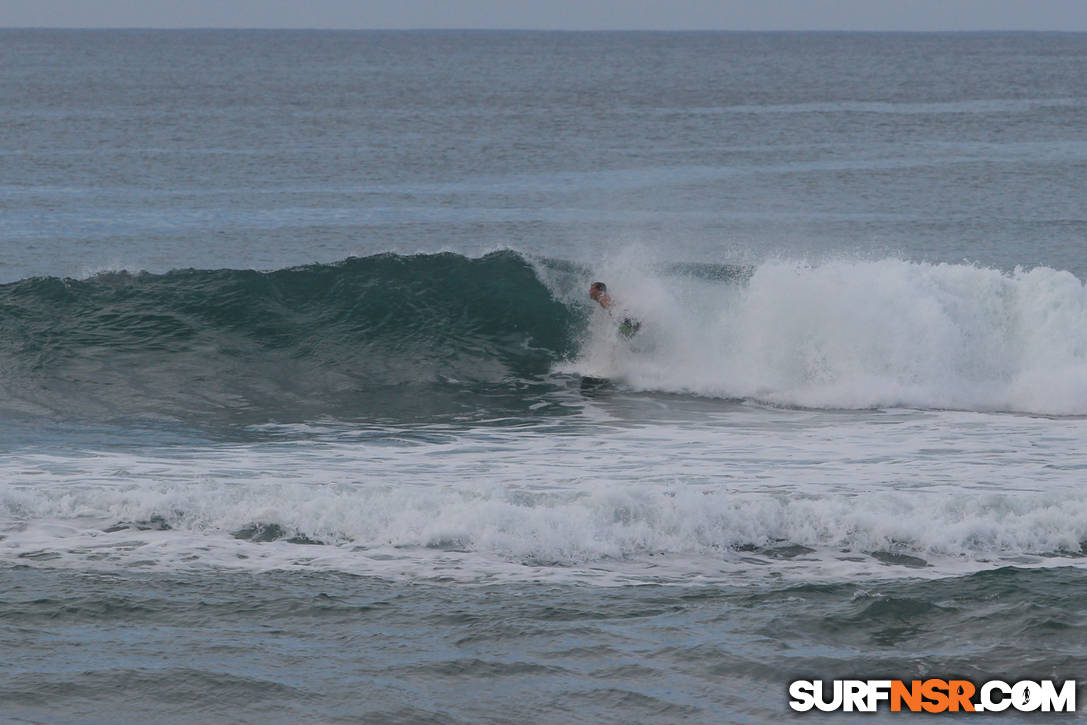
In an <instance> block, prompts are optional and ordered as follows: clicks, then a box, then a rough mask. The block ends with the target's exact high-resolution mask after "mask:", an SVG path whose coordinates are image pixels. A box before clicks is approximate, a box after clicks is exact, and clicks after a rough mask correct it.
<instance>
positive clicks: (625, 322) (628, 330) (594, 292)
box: [589, 282, 642, 339]
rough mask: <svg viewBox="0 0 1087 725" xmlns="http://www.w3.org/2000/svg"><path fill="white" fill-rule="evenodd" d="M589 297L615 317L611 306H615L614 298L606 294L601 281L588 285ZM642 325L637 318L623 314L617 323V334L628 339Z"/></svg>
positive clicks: (606, 287)
mask: <svg viewBox="0 0 1087 725" xmlns="http://www.w3.org/2000/svg"><path fill="white" fill-rule="evenodd" d="M589 299H591V300H592V301H593V302H595V303H596V304H598V305H600V306H601V307H603V308H604V310H605V311H606V312H607V313H608V314H609V315H611V318H612V319H613V320H614V319H617V318H616V316H615V313H614V312H613V311H612V308H613V307H614V306H615V300H613V299H612V298H611V295H609V294H608V286H607V285H606V284H604V283H603V282H593V283H592V284H591V285H589ZM641 327H642V323H641V322H639V321H638V320H636V319H634V318H633V317H630V316H628V315H624V316H623V318H622V321H621V322H620V323H619V334H620V335H622V336H623V337H625V338H627V339H630V338H632V337H634V335H635V334H637V332H638V330H640V329H641Z"/></svg>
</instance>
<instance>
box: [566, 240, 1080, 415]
mask: <svg viewBox="0 0 1087 725" xmlns="http://www.w3.org/2000/svg"><path fill="white" fill-rule="evenodd" d="M621 279H622V281H623V283H624V284H625V285H626V286H625V287H623V288H620V287H619V286H618V285H612V286H613V288H615V289H617V290H618V289H622V292H621V293H622V294H625V295H626V297H627V298H628V299H629V300H630V301H631V304H632V305H633V306H634V307H635V308H636V309H635V312H636V314H637V315H638V316H640V317H641V318H642V319H643V320H644V321H645V322H646V323H647V324H646V326H645V328H644V329H645V331H646V333H645V334H644V335H642V336H639V337H640V339H639V340H638V341H637V343H636V344H635V345H634V348H635V349H634V350H627V349H623V348H622V347H621V346H617V344H616V341H615V340H614V336H612V335H609V333H610V330H608V329H607V326H606V325H604V324H602V323H601V320H600V316H599V315H598V317H597V319H596V320H595V321H594V325H595V326H594V327H593V328H592V334H591V336H590V338H589V339H588V340H587V341H586V342H585V344H584V345H583V346H582V351H581V357H580V358H579V360H578V362H577V363H576V364H575V365H574V366H573V367H574V368H579V367H580V368H582V369H584V370H591V371H592V372H593V373H594V374H604V373H606V374H609V375H612V376H616V377H621V378H622V379H624V381H625V382H626V383H627V384H628V385H630V386H632V387H634V388H636V389H644V390H659V391H669V392H690V393H695V394H699V395H706V396H717V397H731V398H753V399H757V400H762V401H766V402H771V403H775V404H783V405H791V406H802V407H813V408H868V407H892V406H903V407H913V408H937V409H940V408H953V409H962V410H977V411H994V410H997V411H1020V412H1033V413H1043V414H1056V415H1083V414H1087V290H1085V288H1084V284H1083V282H1081V281H1080V280H1078V279H1077V278H1076V277H1075V276H1073V275H1072V274H1070V273H1068V272H1064V271H1058V270H1054V269H1049V268H1035V269H1031V270H1021V269H1017V270H1015V271H1014V272H1011V273H1003V272H1001V271H999V270H995V269H988V268H982V267H977V266H973V265H968V264H927V263H915V262H907V261H903V260H899V259H884V260H879V261H831V262H825V263H821V264H808V263H803V262H797V261H772V262H765V263H763V264H761V265H759V266H758V267H756V268H755V269H754V271H753V272H752V274H751V276H750V278H749V279H748V280H746V281H744V282H736V283H727V284H722V283H720V282H712V281H709V280H702V279H682V280H677V279H671V280H669V279H666V278H664V277H662V276H660V275H643V276H642V278H640V279H639V278H638V277H637V276H636V275H633V274H627V275H626V276H625V277H622V278H621Z"/></svg>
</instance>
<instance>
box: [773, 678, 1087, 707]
mask: <svg viewBox="0 0 1087 725" xmlns="http://www.w3.org/2000/svg"><path fill="white" fill-rule="evenodd" d="M789 698H790V700H789V707H791V708H792V709H793V710H796V711H798V712H808V711H809V710H811V709H813V708H814V709H816V710H822V711H823V712H834V711H836V710H840V711H842V712H876V710H878V709H879V708H880V705H881V704H883V703H886V704H887V706H888V707H889V709H890V711H891V712H902V711H905V712H1002V711H1004V710H1007V709H1009V708H1011V709H1012V710H1018V711H1019V712H1075V711H1076V681H1075V680H1065V681H1064V682H1063V683H1061V684H1060V685H1058V684H1057V683H1055V682H1054V681H1053V680H1039V681H1034V680H1020V681H1019V682H1014V683H1008V682H1004V681H1003V680H989V681H988V682H984V683H982V684H981V685H980V686H978V685H975V684H974V683H973V682H970V681H969V680H940V679H935V678H930V679H927V680H909V681H904V680H830V681H827V682H824V681H823V680H796V681H794V682H792V683H790V684H789Z"/></svg>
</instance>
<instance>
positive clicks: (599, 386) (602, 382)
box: [581, 375, 611, 393]
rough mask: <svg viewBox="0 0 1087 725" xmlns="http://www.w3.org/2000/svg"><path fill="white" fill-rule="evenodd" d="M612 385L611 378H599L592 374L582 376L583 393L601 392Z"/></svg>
mask: <svg viewBox="0 0 1087 725" xmlns="http://www.w3.org/2000/svg"><path fill="white" fill-rule="evenodd" d="M610 385H611V380H609V379H607V378H597V377H593V376H591V375H582V376H581V392H582V393H599V392H600V391H602V390H604V389H605V388H607V387H608V386H610Z"/></svg>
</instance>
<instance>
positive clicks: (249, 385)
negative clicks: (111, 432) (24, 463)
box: [0, 251, 579, 418]
mask: <svg viewBox="0 0 1087 725" xmlns="http://www.w3.org/2000/svg"><path fill="white" fill-rule="evenodd" d="M578 319H579V318H578V310H577V309H576V308H571V307H569V306H567V305H564V304H562V303H561V302H559V301H557V300H556V299H555V298H554V296H553V295H552V294H551V292H550V291H549V290H548V289H547V287H545V286H544V285H543V284H542V283H541V282H540V280H539V279H538V277H537V275H536V272H535V271H534V269H533V266H532V265H531V264H530V263H529V262H528V261H527V260H526V259H525V258H523V257H522V256H520V255H518V254H516V253H514V252H510V251H502V252H496V253H493V254H489V255H487V256H485V257H482V258H478V259H470V258H467V257H464V256H461V255H457V254H451V253H445V254H432V255H415V256H400V255H395V254H381V255H376V256H371V257H366V258H352V259H348V260H346V261H343V262H340V263H337V264H317V265H311V266H305V267H297V268H291V269H282V270H278V271H274V272H268V273H261V272H256V271H252V270H244V271H242V270H211V271H209V270H180V271H173V272H169V273H167V274H161V275H155V274H148V273H136V274H132V273H128V272H107V273H100V274H97V275H95V276H93V277H90V278H88V279H86V280H73V279H58V278H36V279H28V280H23V281H21V282H17V283H14V284H9V285H5V286H3V287H0V395H2V397H3V401H4V405H5V407H6V408H7V409H8V410H23V411H29V412H38V413H41V412H46V413H52V414H58V413H59V414H65V415H71V414H75V415H88V416H101V415H105V416H113V417H116V416H126V415H155V416H166V417H189V416H191V415H194V414H195V415H200V414H208V415H216V414H223V413H228V414H238V415H243V414H246V413H248V414H255V415H256V416H257V417H263V418H269V417H270V418H277V417H281V418H282V417H288V418H299V417H306V416H314V415H317V416H320V415H336V414H354V415H364V416H371V417H389V418H397V417H399V416H401V415H404V414H406V412H407V413H410V412H411V411H415V412H416V413H418V414H419V415H425V414H427V413H428V412H429V411H431V410H432V409H433V406H432V405H430V403H433V402H434V400H433V399H434V398H435V396H436V397H439V398H440V397H441V396H440V394H435V395H434V396H428V395H425V394H422V393H420V392H419V390H420V389H423V388H438V389H442V388H444V389H446V390H447V392H448V391H456V390H458V389H460V388H463V387H464V386H466V385H474V386H477V387H478V386H487V385H498V386H502V385H508V384H509V382H510V381H516V380H520V379H525V378H531V377H532V376H538V375H540V374H542V373H546V372H547V371H548V370H549V368H550V366H551V364H552V363H553V362H554V361H555V360H557V359H559V358H561V357H563V356H565V355H568V354H570V353H571V352H572V351H573V349H574V347H573V345H574V340H575V339H576V333H575V332H574V331H575V330H576V328H577V324H578ZM413 393H414V394H413ZM450 394H453V393H450ZM405 409H407V410H405Z"/></svg>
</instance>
